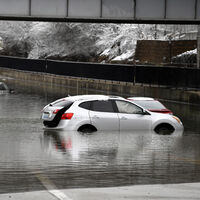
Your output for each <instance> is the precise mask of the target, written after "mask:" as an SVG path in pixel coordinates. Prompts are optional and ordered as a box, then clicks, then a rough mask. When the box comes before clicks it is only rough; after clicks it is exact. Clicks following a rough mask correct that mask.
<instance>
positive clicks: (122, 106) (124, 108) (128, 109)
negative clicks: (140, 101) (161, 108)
mask: <svg viewBox="0 0 200 200" xmlns="http://www.w3.org/2000/svg"><path fill="white" fill-rule="evenodd" d="M115 102H116V105H117V109H118V111H119V112H120V113H127V114H141V113H142V112H143V110H142V108H140V107H138V106H136V105H134V104H132V103H129V102H126V101H115Z"/></svg>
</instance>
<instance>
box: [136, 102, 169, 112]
mask: <svg viewBox="0 0 200 200" xmlns="http://www.w3.org/2000/svg"><path fill="white" fill-rule="evenodd" d="M134 102H135V103H137V104H138V105H140V106H142V107H144V108H146V109H156V110H157V109H158V110H161V109H166V107H165V106H164V105H163V104H161V103H160V102H159V101H144V100H143V101H140V100H137V101H134Z"/></svg>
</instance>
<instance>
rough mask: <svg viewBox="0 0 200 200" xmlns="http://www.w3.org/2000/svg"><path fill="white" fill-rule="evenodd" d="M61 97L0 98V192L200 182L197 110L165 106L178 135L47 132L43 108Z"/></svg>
mask: <svg viewBox="0 0 200 200" xmlns="http://www.w3.org/2000/svg"><path fill="white" fill-rule="evenodd" d="M60 97H63V96H59V94H56V95H52V94H51V95H50V94H49V93H48V94H47V93H43V92H41V91H40V92H37V91H33V90H30V91H28V92H23V91H20V90H17V89H15V93H14V94H4V95H0V151H1V154H0V193H8V192H21V191H32V190H44V189H45V184H47V183H51V184H52V185H54V186H56V187H57V188H59V189H65V188H82V187H107V186H123V185H132V184H156V183H161V184H164V183H184V182H200V145H199V144H200V118H199V116H200V108H199V106H195V105H193V106H192V105H186V104H178V103H170V102H164V104H165V105H166V106H167V107H168V108H170V109H171V110H173V112H174V113H175V114H176V115H177V116H179V117H180V118H181V119H182V121H183V124H184V126H185V131H184V133H183V134H180V133H174V134H172V135H168V136H163V135H156V134H155V133H151V132H96V133H93V134H81V133H78V132H66V131H57V132H56V131H47V130H44V129H43V125H42V123H41V121H40V114H41V113H40V112H41V109H42V108H43V106H44V105H46V104H47V103H49V102H51V101H53V100H55V99H57V98H60Z"/></svg>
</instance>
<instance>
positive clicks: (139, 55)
mask: <svg viewBox="0 0 200 200" xmlns="http://www.w3.org/2000/svg"><path fill="white" fill-rule="evenodd" d="M195 48H197V41H196V40H179V41H171V43H170V42H169V41H158V40H138V41H137V46H136V52H135V61H136V62H137V63H141V64H144V63H149V64H165V63H170V61H171V58H172V57H173V56H176V55H178V54H181V53H183V52H186V51H189V50H193V49H195Z"/></svg>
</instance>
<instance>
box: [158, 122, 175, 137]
mask: <svg viewBox="0 0 200 200" xmlns="http://www.w3.org/2000/svg"><path fill="white" fill-rule="evenodd" d="M174 130H175V129H174V127H173V126H172V125H170V124H160V125H158V126H157V127H156V128H155V132H156V133H158V134H160V135H170V134H172V133H173V132H174Z"/></svg>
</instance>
